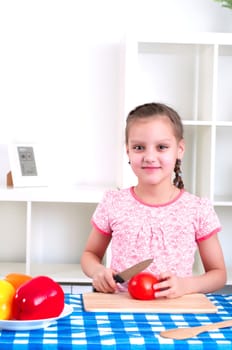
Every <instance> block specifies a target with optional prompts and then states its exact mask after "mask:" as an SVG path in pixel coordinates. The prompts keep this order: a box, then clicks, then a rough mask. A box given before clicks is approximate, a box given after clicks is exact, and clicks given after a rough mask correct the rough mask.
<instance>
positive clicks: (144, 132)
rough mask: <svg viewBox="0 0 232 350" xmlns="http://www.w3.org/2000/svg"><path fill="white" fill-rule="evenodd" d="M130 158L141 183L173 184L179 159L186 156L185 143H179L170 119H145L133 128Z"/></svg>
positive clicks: (133, 123) (129, 144) (135, 123)
mask: <svg viewBox="0 0 232 350" xmlns="http://www.w3.org/2000/svg"><path fill="white" fill-rule="evenodd" d="M127 154H128V157H129V160H130V164H131V167H132V170H133V172H134V173H135V175H136V176H137V177H138V180H139V183H143V184H152V185H155V184H159V183H161V182H163V181H168V182H169V183H170V181H171V179H172V175H173V170H174V167H175V163H176V159H177V158H179V159H182V156H183V154H184V141H183V140H181V141H178V140H177V139H176V137H175V135H174V130H173V126H172V123H171V121H170V120H169V119H168V117H165V118H164V117H163V116H162V117H157V116H155V117H154V118H146V119H145V118H144V119H140V120H136V121H134V122H132V123H131V125H130V128H129V134H128V144H127Z"/></svg>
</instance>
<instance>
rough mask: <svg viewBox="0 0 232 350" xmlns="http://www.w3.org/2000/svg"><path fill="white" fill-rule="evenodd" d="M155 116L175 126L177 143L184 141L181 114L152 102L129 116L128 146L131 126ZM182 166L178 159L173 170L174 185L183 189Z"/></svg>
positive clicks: (136, 109) (127, 125)
mask: <svg viewBox="0 0 232 350" xmlns="http://www.w3.org/2000/svg"><path fill="white" fill-rule="evenodd" d="M154 116H157V117H161V116H164V117H166V118H168V119H169V120H170V121H171V123H172V125H173V131H174V135H175V137H176V139H177V141H180V140H182V139H183V134H184V131H183V124H182V121H181V118H180V116H179V114H178V113H177V112H176V111H175V110H174V109H172V108H171V107H169V106H167V105H165V104H163V103H154V102H152V103H146V104H143V105H140V106H138V107H136V108H135V109H133V110H132V111H131V112H130V113H129V114H128V116H127V119H126V129H125V140H126V144H128V138H129V129H130V126H131V124H132V123H133V122H134V121H137V120H139V119H145V118H151V117H154ZM180 165H181V160H180V159H177V160H176V164H175V168H174V169H173V170H174V172H175V178H174V180H173V184H174V185H175V186H176V187H178V188H183V187H184V183H183V180H182V177H181V169H180Z"/></svg>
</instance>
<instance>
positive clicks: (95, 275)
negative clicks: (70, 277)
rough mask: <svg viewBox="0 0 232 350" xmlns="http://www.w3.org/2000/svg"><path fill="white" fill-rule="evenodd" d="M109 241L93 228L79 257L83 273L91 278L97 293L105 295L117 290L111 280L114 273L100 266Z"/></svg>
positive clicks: (108, 237) (109, 237) (108, 238)
mask: <svg viewBox="0 0 232 350" xmlns="http://www.w3.org/2000/svg"><path fill="white" fill-rule="evenodd" d="M110 240H111V236H110V235H109V236H108V235H104V234H102V233H100V232H99V231H98V230H97V229H96V228H93V229H92V231H91V233H90V236H89V238H88V241H87V244H86V247H85V249H84V252H83V254H82V257H81V267H82V270H83V272H84V273H85V274H86V275H87V276H89V277H90V278H92V280H93V286H94V288H95V289H96V290H97V291H99V292H105V293H113V292H114V291H115V290H116V288H117V286H116V283H115V281H114V279H113V273H114V271H113V270H111V269H109V268H106V267H105V266H104V265H103V264H102V259H103V257H104V255H105V252H106V249H107V247H108V245H109V243H110Z"/></svg>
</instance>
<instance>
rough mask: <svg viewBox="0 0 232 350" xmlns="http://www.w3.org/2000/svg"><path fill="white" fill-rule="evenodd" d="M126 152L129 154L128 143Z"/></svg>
mask: <svg viewBox="0 0 232 350" xmlns="http://www.w3.org/2000/svg"><path fill="white" fill-rule="evenodd" d="M126 154H127V155H128V156H129V147H128V145H126Z"/></svg>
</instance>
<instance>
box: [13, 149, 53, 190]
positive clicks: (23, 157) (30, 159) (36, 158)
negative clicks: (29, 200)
mask: <svg viewBox="0 0 232 350" xmlns="http://www.w3.org/2000/svg"><path fill="white" fill-rule="evenodd" d="M8 155H9V163H10V172H11V175H12V182H13V187H44V186H47V181H46V176H45V174H46V156H45V152H44V150H43V148H42V147H41V146H40V145H38V144H9V145H8Z"/></svg>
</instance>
